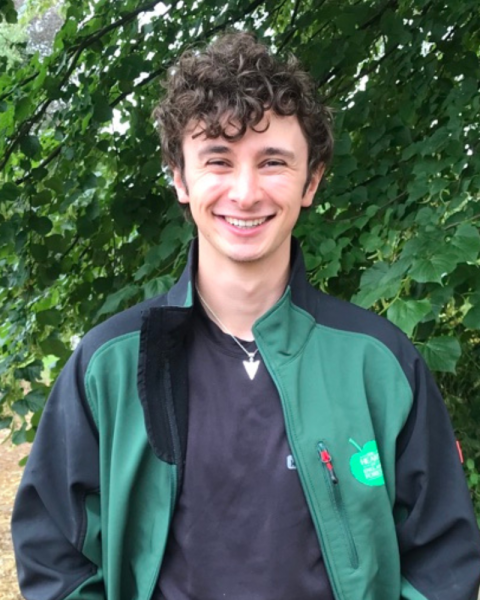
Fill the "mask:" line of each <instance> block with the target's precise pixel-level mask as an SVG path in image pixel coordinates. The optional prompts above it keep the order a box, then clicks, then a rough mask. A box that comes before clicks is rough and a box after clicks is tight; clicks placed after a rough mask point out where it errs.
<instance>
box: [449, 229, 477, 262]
mask: <svg viewBox="0 0 480 600" xmlns="http://www.w3.org/2000/svg"><path fill="white" fill-rule="evenodd" d="M452 245H453V246H454V248H455V250H456V257H457V260H458V262H474V261H476V260H477V258H478V253H479V252H480V233H479V232H478V229H477V228H476V227H474V226H473V225H468V224H463V225H460V227H458V229H457V231H456V232H455V235H454V236H453V238H452Z"/></svg>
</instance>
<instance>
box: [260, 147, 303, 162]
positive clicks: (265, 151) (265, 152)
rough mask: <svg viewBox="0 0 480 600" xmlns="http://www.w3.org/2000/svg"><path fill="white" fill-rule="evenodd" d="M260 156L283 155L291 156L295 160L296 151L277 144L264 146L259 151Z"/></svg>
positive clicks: (285, 156)
mask: <svg viewBox="0 0 480 600" xmlns="http://www.w3.org/2000/svg"><path fill="white" fill-rule="evenodd" d="M258 155H259V156H283V157H284V158H289V159H290V160H293V159H294V158H295V153H294V152H292V151H291V150H286V149H285V148H277V147H275V146H267V147H265V148H262V150H260V151H259V152H258Z"/></svg>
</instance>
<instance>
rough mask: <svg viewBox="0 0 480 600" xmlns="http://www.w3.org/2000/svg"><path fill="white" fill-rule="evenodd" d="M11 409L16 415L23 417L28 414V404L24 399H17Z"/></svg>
mask: <svg viewBox="0 0 480 600" xmlns="http://www.w3.org/2000/svg"><path fill="white" fill-rule="evenodd" d="M12 409H13V411H14V412H16V413H17V415H20V416H21V417H24V416H25V415H27V414H28V404H27V402H26V401H25V400H17V401H16V402H14V403H13V404H12Z"/></svg>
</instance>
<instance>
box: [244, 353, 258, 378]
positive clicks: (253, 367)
mask: <svg viewBox="0 0 480 600" xmlns="http://www.w3.org/2000/svg"><path fill="white" fill-rule="evenodd" d="M259 364H260V361H259V360H253V358H250V360H244V361H243V366H244V367H245V371H246V372H247V375H248V376H249V377H250V380H251V381H253V380H254V379H255V375H256V374H257V371H258V365H259Z"/></svg>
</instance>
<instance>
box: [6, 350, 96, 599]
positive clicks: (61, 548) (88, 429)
mask: <svg viewBox="0 0 480 600" xmlns="http://www.w3.org/2000/svg"><path fill="white" fill-rule="evenodd" d="M81 357H82V349H81V346H80V347H79V348H78V349H77V351H76V352H75V353H74V355H73V356H72V357H71V358H70V360H69V362H68V363H67V365H66V366H65V368H64V369H63V371H62V373H61V374H60V376H59V378H58V380H57V382H56V384H55V386H54V389H53V391H52V394H51V396H50V398H49V400H48V402H47V404H46V407H45V410H44V413H43V415H42V418H41V421H40V425H39V428H38V431H37V435H36V438H35V442H34V444H33V447H32V451H31V454H30V456H29V458H28V461H27V465H26V467H25V471H24V474H23V478H22V481H21V484H20V487H19V490H18V493H17V497H16V500H15V505H14V510H13V517H12V538H13V543H14V548H15V557H16V561H17V570H18V578H19V583H20V589H21V591H22V594H23V596H24V597H25V598H26V600H66V599H68V600H103V599H104V598H105V593H104V586H103V576H102V568H101V558H100V557H101V548H100V524H99V523H100V508H99V507H100V502H99V467H98V463H99V459H98V435H97V431H96V427H95V424H94V422H93V419H92V416H91V413H90V410H89V407H88V405H87V402H86V399H85V394H84V388H83V369H82V364H81V363H82V360H81Z"/></svg>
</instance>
